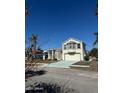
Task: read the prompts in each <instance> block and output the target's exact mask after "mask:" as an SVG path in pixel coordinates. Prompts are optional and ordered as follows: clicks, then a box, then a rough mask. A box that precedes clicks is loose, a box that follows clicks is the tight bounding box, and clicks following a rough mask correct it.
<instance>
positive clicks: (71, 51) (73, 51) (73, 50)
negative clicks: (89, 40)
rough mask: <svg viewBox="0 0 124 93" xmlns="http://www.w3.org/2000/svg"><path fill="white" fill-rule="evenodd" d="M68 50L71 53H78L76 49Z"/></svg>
mask: <svg viewBox="0 0 124 93" xmlns="http://www.w3.org/2000/svg"><path fill="white" fill-rule="evenodd" d="M67 52H68V53H69V54H75V53H76V49H68V50H67Z"/></svg>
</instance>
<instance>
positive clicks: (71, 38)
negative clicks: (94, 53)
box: [63, 38, 84, 43]
mask: <svg viewBox="0 0 124 93" xmlns="http://www.w3.org/2000/svg"><path fill="white" fill-rule="evenodd" d="M71 39H72V40H75V41H78V42H81V43H84V42H83V41H81V40H78V39H75V38H69V39H67V40H66V41H64V42H63V43H66V42H67V41H69V40H71Z"/></svg>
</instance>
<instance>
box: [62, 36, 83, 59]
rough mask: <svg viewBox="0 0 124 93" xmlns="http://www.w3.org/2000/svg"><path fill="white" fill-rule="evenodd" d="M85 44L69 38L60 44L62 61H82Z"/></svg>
mask: <svg viewBox="0 0 124 93" xmlns="http://www.w3.org/2000/svg"><path fill="white" fill-rule="evenodd" d="M84 56H85V44H84V43H83V42H82V41H80V40H77V39H73V38H70V39H68V40H66V41H65V42H63V44H62V60H67V61H80V60H84Z"/></svg>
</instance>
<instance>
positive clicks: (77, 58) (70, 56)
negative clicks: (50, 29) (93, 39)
mask: <svg viewBox="0 0 124 93" xmlns="http://www.w3.org/2000/svg"><path fill="white" fill-rule="evenodd" d="M65 60H69V61H71V60H72V61H80V54H65Z"/></svg>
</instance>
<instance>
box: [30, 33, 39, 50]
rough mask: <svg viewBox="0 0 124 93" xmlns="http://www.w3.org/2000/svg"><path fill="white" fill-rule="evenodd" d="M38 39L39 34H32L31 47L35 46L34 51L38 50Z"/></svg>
mask: <svg viewBox="0 0 124 93" xmlns="http://www.w3.org/2000/svg"><path fill="white" fill-rule="evenodd" d="M37 39H38V36H37V35H35V34H32V36H31V37H30V38H29V40H30V48H33V50H34V51H36V45H37Z"/></svg>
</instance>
